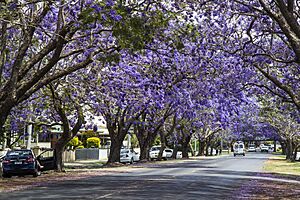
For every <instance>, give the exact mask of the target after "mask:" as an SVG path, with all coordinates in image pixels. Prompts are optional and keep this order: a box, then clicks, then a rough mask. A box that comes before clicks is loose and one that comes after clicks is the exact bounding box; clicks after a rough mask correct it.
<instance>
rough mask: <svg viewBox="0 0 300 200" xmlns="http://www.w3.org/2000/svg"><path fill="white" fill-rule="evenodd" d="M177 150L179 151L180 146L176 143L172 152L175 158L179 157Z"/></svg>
mask: <svg viewBox="0 0 300 200" xmlns="http://www.w3.org/2000/svg"><path fill="white" fill-rule="evenodd" d="M177 152H178V147H177V145H175V146H174V148H173V154H172V158H173V159H176V158H177Z"/></svg>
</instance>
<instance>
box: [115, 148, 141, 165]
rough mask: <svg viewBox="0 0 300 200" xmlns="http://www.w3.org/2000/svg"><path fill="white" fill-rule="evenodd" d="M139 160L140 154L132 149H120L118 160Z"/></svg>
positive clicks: (129, 161) (128, 161)
mask: <svg viewBox="0 0 300 200" xmlns="http://www.w3.org/2000/svg"><path fill="white" fill-rule="evenodd" d="M139 160H140V154H138V153H137V152H135V151H134V150H133V149H121V152H120V162H121V163H131V164H132V163H133V162H137V161H139Z"/></svg>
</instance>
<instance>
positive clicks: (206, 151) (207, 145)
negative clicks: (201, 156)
mask: <svg viewBox="0 0 300 200" xmlns="http://www.w3.org/2000/svg"><path fill="white" fill-rule="evenodd" d="M208 148H209V144H208V143H206V147H205V156H208V154H209V152H208Z"/></svg>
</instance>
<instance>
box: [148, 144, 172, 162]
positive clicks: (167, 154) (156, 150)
mask: <svg viewBox="0 0 300 200" xmlns="http://www.w3.org/2000/svg"><path fill="white" fill-rule="evenodd" d="M160 149H161V146H153V147H151V149H150V152H149V156H150V159H151V160H154V159H157V157H158V154H159V151H160ZM172 154H173V150H172V149H169V148H165V150H164V151H163V154H162V159H164V160H167V159H168V158H171V157H172Z"/></svg>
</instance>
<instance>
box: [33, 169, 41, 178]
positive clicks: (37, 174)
mask: <svg viewBox="0 0 300 200" xmlns="http://www.w3.org/2000/svg"><path fill="white" fill-rule="evenodd" d="M40 175H41V172H40V171H38V170H37V171H35V172H34V174H33V177H38V176H40Z"/></svg>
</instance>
